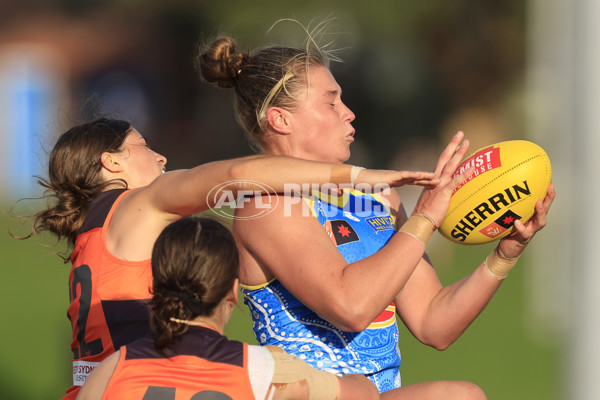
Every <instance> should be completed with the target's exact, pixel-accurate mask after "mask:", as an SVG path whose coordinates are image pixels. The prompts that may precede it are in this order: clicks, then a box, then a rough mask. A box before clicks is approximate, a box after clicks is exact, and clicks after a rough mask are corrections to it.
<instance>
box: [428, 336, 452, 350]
mask: <svg viewBox="0 0 600 400" xmlns="http://www.w3.org/2000/svg"><path fill="white" fill-rule="evenodd" d="M455 341H456V339H452V338H445V337H439V338H435V339H430V340H422V341H421V342H422V343H424V344H426V345H427V346H430V347H433V348H434V349H436V350H438V351H444V350H446V349H447V348H448V347H450V345H451V344H452V343H454V342H455Z"/></svg>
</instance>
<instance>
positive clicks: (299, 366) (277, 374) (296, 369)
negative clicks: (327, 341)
mask: <svg viewBox="0 0 600 400" xmlns="http://www.w3.org/2000/svg"><path fill="white" fill-rule="evenodd" d="M269 350H270V351H271V355H272V356H273V360H274V361H275V370H274V372H273V383H274V384H284V383H295V382H302V381H305V382H306V384H307V385H308V391H309V397H308V398H309V400H329V399H331V400H335V399H337V396H338V392H339V383H338V379H337V377H336V376H335V375H333V374H331V373H329V372H326V371H320V370H318V369H316V368H313V367H311V366H310V365H309V364H307V363H306V362H304V361H302V360H301V359H299V358H298V357H295V356H292V355H291V354H288V353H286V352H285V351H283V350H282V349H280V348H278V347H274V346H269Z"/></svg>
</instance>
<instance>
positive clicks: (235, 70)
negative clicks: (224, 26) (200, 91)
mask: <svg viewBox="0 0 600 400" xmlns="http://www.w3.org/2000/svg"><path fill="white" fill-rule="evenodd" d="M235 48H236V44H235V40H233V39H232V38H230V37H227V36H226V37H222V38H219V39H217V40H215V41H214V42H213V43H212V44H211V45H210V47H209V48H208V50H206V51H205V52H203V53H200V54H199V55H198V57H197V60H196V63H197V67H198V68H199V69H200V73H201V75H202V77H203V78H204V79H206V81H208V82H216V84H217V85H218V86H219V87H223V88H230V87H233V86H235V82H236V80H237V78H238V75H239V74H240V72H241V71H242V69H243V67H244V63H245V62H246V60H247V59H248V55H247V54H242V53H237V54H236V52H235Z"/></svg>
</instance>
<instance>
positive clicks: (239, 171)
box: [227, 161, 248, 181]
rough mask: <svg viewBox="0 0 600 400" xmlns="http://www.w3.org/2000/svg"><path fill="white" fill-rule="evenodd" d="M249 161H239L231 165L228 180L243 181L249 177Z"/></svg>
mask: <svg viewBox="0 0 600 400" xmlns="http://www.w3.org/2000/svg"><path fill="white" fill-rule="evenodd" d="M246 170H247V162H246V161H242V162H237V163H234V164H233V165H231V166H230V167H229V169H228V170H227V180H228V181H243V180H245V179H246V178H247V177H248V173H247V171H246Z"/></svg>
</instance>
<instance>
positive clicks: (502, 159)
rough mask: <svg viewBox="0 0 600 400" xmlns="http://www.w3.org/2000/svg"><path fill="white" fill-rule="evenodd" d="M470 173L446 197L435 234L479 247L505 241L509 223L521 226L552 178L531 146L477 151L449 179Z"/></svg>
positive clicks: (505, 145) (500, 145) (509, 145)
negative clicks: (446, 204)
mask: <svg viewBox="0 0 600 400" xmlns="http://www.w3.org/2000/svg"><path fill="white" fill-rule="evenodd" d="M470 166H473V167H475V172H474V173H473V175H472V176H471V178H469V179H467V180H466V181H465V182H463V183H462V184H461V185H460V186H459V187H458V188H457V189H456V190H455V191H454V193H453V194H452V198H451V199H450V207H449V209H448V214H447V215H446V218H445V219H444V222H443V223H442V225H441V226H440V228H439V231H440V233H441V234H442V236H444V237H446V238H447V239H449V240H451V241H453V242H456V243H460V244H483V243H489V242H491V241H494V240H496V239H500V238H503V237H504V236H507V235H509V234H510V233H511V232H513V230H514V222H515V221H516V220H518V219H520V220H521V221H522V222H523V223H525V222H527V221H528V220H529V219H530V218H531V217H532V216H533V214H534V213H535V203H536V202H537V200H539V199H543V198H544V197H545V196H546V193H547V191H548V186H549V185H550V180H551V178H552V169H551V166H550V159H549V158H548V155H547V154H546V152H545V151H544V150H543V149H542V148H541V147H540V146H538V145H536V144H535V143H532V142H529V141H526V140H511V141H507V142H500V143H496V144H494V145H491V146H488V147H485V148H482V149H480V150H477V151H476V152H475V153H472V154H471V155H470V156H469V157H468V158H467V159H466V160H465V161H463V162H462V163H461V165H460V166H459V167H458V168H457V169H456V171H455V173H454V174H455V175H458V174H460V173H462V172H464V171H465V170H466V169H467V168H469V167H470Z"/></svg>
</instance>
